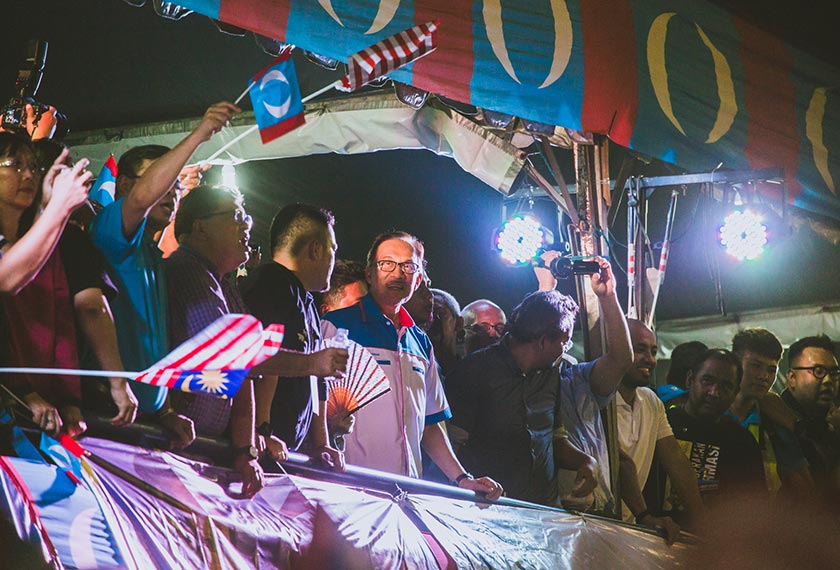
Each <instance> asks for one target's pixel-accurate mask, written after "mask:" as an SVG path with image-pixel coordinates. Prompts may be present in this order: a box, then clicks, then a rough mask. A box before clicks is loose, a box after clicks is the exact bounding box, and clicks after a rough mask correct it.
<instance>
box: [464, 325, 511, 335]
mask: <svg viewBox="0 0 840 570" xmlns="http://www.w3.org/2000/svg"><path fill="white" fill-rule="evenodd" d="M467 328H468V329H470V330H471V331H472V332H474V333H476V334H483V335H487V336H490V335H491V334H493V331H495V332H496V334H497V335H498V336H502V335H503V334H505V323H498V324H495V325H491V324H490V323H473V324H471V325H470V326H468V327H467Z"/></svg>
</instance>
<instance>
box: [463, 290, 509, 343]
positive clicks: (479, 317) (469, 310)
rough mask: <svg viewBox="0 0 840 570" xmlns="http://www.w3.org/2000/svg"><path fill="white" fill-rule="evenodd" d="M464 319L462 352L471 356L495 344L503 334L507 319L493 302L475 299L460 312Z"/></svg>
mask: <svg viewBox="0 0 840 570" xmlns="http://www.w3.org/2000/svg"><path fill="white" fill-rule="evenodd" d="M461 317H462V318H463V319H464V352H465V354H472V353H473V352H475V351H476V350H481V349H482V348H484V347H485V346H490V345H491V344H496V343H497V342H499V339H500V338H502V335H503V334H504V333H505V323H506V322H507V317H506V316H505V312H504V311H503V310H502V309H501V307H499V306H498V305H497V304H496V303H494V302H493V301H490V300H488V299H477V300H475V301H473V302H472V303H469V304H467V305H466V306H465V307H464V308H463V309H462V310H461Z"/></svg>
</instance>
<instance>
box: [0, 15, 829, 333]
mask: <svg viewBox="0 0 840 570" xmlns="http://www.w3.org/2000/svg"><path fill="white" fill-rule="evenodd" d="M716 3H717V4H719V5H722V6H723V7H726V8H731V9H734V10H735V11H736V13H739V14H740V15H742V16H744V17H746V18H748V19H750V20H751V21H753V22H754V23H756V24H758V25H760V26H762V27H764V28H765V29H767V30H769V31H771V32H774V33H778V34H781V35H782V37H784V38H785V39H786V40H787V41H789V42H790V43H792V44H793V45H795V46H796V47H798V48H800V49H803V50H805V51H808V52H810V53H812V54H813V55H815V56H817V57H819V58H821V59H823V60H825V61H827V62H830V63H834V64H840V50H837V49H836V47H835V46H834V41H835V40H834V36H835V32H834V30H833V29H832V28H833V20H832V18H829V17H828V14H827V11H828V6H829V5H828V3H827V2H821V3H808V4H791V3H784V4H782V3H779V2H777V3H767V2H732V1H723V0H718V1H717V2H716ZM2 14H3V21H2V26H3V27H2V34H0V41H1V42H2V43H0V48H2V49H0V54H2V58H0V103H2V102H5V101H6V100H8V99H9V97H11V96H12V93H13V86H14V80H15V76H16V73H17V68H18V67H17V66H18V64H19V63H20V58H21V56H22V54H23V47H24V44H25V42H26V40H27V39H29V38H43V39H46V40H48V41H49V42H50V51H49V56H48V58H47V66H46V70H45V73H44V79H43V83H42V85H41V89H40V91H39V93H38V97H37V98H38V100H40V101H43V102H45V103H49V104H52V105H55V106H56V107H58V108H59V110H61V111H62V112H64V113H65V114H66V115H67V116H68V117H69V124H70V127H71V129H72V130H73V131H74V132H80V131H85V130H92V129H98V128H103V127H115V126H121V125H132V124H138V123H143V122H150V121H161V120H166V119H176V118H184V117H196V116H199V115H200V114H201V113H202V112H203V111H204V109H205V108H206V107H207V106H208V105H209V104H211V103H213V102H215V101H218V100H222V99H228V100H232V99H234V98H235V97H236V96H237V95H238V94H239V93H240V92H241V91H242V89H243V88H244V86H245V84H246V81H247V77H248V76H250V75H251V74H252V73H253V71H255V70H257V69H259V68H261V67H262V66H264V65H265V64H266V63H267V62H268V61H269V60H270V57H269V56H268V55H266V54H265V53H264V52H263V51H262V49H261V48H259V47H258V46H257V45H256V43H255V41H254V39H253V36H252V35H251V34H247V35H246V36H245V37H234V36H230V35H226V34H223V33H221V32H219V31H218V30H217V28H216V27H215V25H214V24H213V23H212V21H211V20H209V19H208V18H206V17H204V16H200V15H191V16H189V17H187V18H185V19H183V20H181V21H177V22H174V21H168V20H165V19H163V18H160V17H159V16H157V15H156V14H155V13H154V11H153V10H152V7H151V0H150V1H149V4H148V5H147V6H145V7H143V8H134V7H131V6H129V5H127V4H125V3H124V2H121V1H120V0H76V1H73V2H67V1H60V0H25V1H22V0H11V2H9V0H6V2H4V3H3V7H2ZM295 57H296V60H297V63H298V66H297V67H298V74H299V77H300V81H301V91H302V93H303V94H307V93H310V92H312V91H314V90H316V89H317V88H320V87H322V86H323V85H325V84H327V83H328V82H329V81H330V80H332V79H334V78H336V77H337V76H338V75H339V73H337V72H336V73H331V72H328V71H326V70H323V69H322V68H320V67H317V66H315V65H313V64H311V63H309V62H307V61H306V60H305V59H303V58H302V56H301V55H300V53H299V50H297V51H296V55H295ZM386 88H387V89H390V87H386ZM246 106H247V104H246ZM556 155H557V157H558V159H559V161H560V163H561V165H562V168H563V170H564V173H565V176H566V179H567V180H568V181H572V180H573V173H572V156H571V152H570V151H565V150H560V149H557V151H556ZM623 156H624V153H623V152H622V149H620V148H619V147H617V146H616V145H612V146H611V159H612V160H611V163H614V164H611V173H612V176H613V177H615V176H616V173H617V172H618V167H619V164H620V161H621V160H622V158H623ZM675 172H679V170H678V169H677V168H675V167H670V166H668V165H661V164H656V163H653V164H651V165H642V164H641V163H638V164H637V165H636V171H635V173H636V174H645V175H648V176H651V175H657V174H663V173H675ZM237 177H238V183H239V186H240V187H241V189H242V190H243V191H244V192H245V194H246V205H247V206H248V209H249V211H250V212H251V213H252V214H253V215H254V217H255V218H256V220H257V225H256V229H255V231H254V233H253V235H254V238H255V241H256V242H258V243H264V241H265V235H266V233H267V224H268V223H269V221H270V218H271V215H272V214H273V212H274V211H275V210H276V208H277V207H278V206H279V205H282V204H284V203H287V202H290V201H306V202H311V203H315V204H319V205H322V206H325V207H327V208H329V209H331V210H333V212H334V213H335V214H336V217H337V226H336V232H337V236H338V241H339V245H340V250H339V257H347V258H355V259H360V260H361V259H362V258H363V257H364V255H365V253H366V251H367V247H368V244H369V243H370V241H371V239H372V237H373V236H374V235H375V234H376V233H378V232H379V231H382V230H385V229H389V228H400V229H405V230H407V231H410V232H412V233H415V234H416V235H418V236H419V237H420V238H421V239H423V240H424V242H425V243H426V246H427V257H428V259H429V270H430V275H431V277H432V280H433V286H436V287H440V288H443V289H446V290H448V291H450V292H451V293H453V294H454V295H455V296H456V297H457V299H458V300H459V301H460V302H461V304H462V305H463V304H466V303H468V302H470V301H472V300H474V299H476V298H480V297H487V298H490V299H492V300H494V301H496V302H498V303H499V304H500V305H501V306H502V307H503V308H505V309H506V310H509V309H511V308H512V307H513V306H514V305H515V304H516V303H517V302H518V301H519V300H520V299H521V298H522V297H523V296H524V295H525V294H526V293H527V292H529V291H531V290H533V288H534V287H535V285H536V281H535V279H534V276H533V273H532V272H531V270H530V269H529V268H511V267H507V266H505V265H504V264H503V263H502V262H501V261H500V260H499V258H498V256H497V255H496V254H495V253H493V252H492V251H491V249H490V246H491V238H492V234H493V231H494V229H495V228H496V227H497V226H498V225H499V223H500V222H501V221H502V217H501V209H502V204H503V200H502V196H501V195H500V194H499V193H497V192H496V191H494V190H492V189H491V188H489V187H488V186H486V185H485V184H483V183H482V182H481V181H479V180H478V179H476V178H475V177H473V176H472V175H470V174H468V173H466V172H464V171H463V170H461V169H460V167H458V165H457V164H456V163H455V162H454V161H452V160H451V159H448V158H443V157H438V156H436V155H434V154H432V153H431V152H425V151H388V152H378V153H373V154H368V155H356V156H340V155H319V156H310V157H303V158H296V159H283V160H276V161H258V162H252V163H248V164H245V165H241V166H239V167H237ZM668 195H669V191H667V190H658V191H656V192H654V193H653V194H652V195H651V198H650V199H651V214H650V217H649V220H650V237H651V241H652V242H653V251H652V252H653V257H654V259H655V260H656V261H658V258H659V251H658V250H657V249H656V245H657V242H659V241H661V239H662V235H663V232H664V211H665V209H666V207H667V201H668ZM535 207H536V209H537V211H538V213H539V214H540V215H541V217H542V220H543V222H544V223H546V224H547V225H551V224H556V221H555V220H554V215H553V214H552V212H551V208H550V207H547V206H546V205H544V204H542V203H540V202H538V203H537V205H536V206H535ZM721 215H722V213H721V212H717V211H715V208H714V206H713V205H712V204H711V203H710V202H709V201H708V200H703V199H702V198H701V197H700V194H699V192H698V191H697V189H696V188H690V189H689V190H688V191H687V192H686V194H685V196H684V197H683V198H681V201H680V204H679V207H678V210H677V219H676V223H675V229H674V238H675V239H674V245H673V247H672V250H671V258H670V263H669V269H668V276H667V280H666V282H665V286H664V289H663V291H662V297H661V299H660V304H659V311H658V318H660V319H666V318H676V317H685V316H693V315H701V314H714V313H716V312H719V311H720V310H721V308H722V306H723V307H725V309H726V310H727V311H729V312H734V311H744V310H752V309H759V308H764V307H776V306H787V305H797V304H803V303H811V302H826V303H828V302H832V301H836V300H837V299H838V288H837V279H838V269H837V268H838V262H840V255H838V248H837V247H836V246H834V245H832V244H831V243H829V242H828V241H826V240H825V239H823V238H821V237H818V236H817V235H816V234H814V233H813V232H811V231H810V230H807V229H802V230H798V231H785V230H784V229H783V228H779V229H778V231H776V233H775V235H773V236H772V237H773V238H774V243H773V246H774V247H772V248H768V250H767V251H766V252H765V254H764V255H763V256H762V257H761V258H759V260H756V261H754V262H750V263H737V262H734V261H731V260H730V259H729V258H727V257H726V256H725V255H723V254H722V253H721V250H720V248H719V247H718V246H717V245H716V244H715V243H714V235H715V231H716V227H717V225H719V222H720V219H721ZM611 219H612V220H614V224H613V225H612V226H611V230H612V233H613V238H614V239H613V255H614V256H615V257H616V259H617V260H618V265H619V267H618V268H617V273H618V276H619V282H620V284H621V287H622V292H621V296H620V299H621V300H622V303H624V302H625V301H626V293H625V292H624V291H623V288H624V283H625V279H624V276H623V275H622V271H623V269H622V267H621V266H623V265H624V259H625V257H626V252H625V250H624V248H623V247H622V244H623V242H624V241H625V239H626V238H625V236H624V229H623V228H624V225H625V220H626V211H625V209H624V206H623V201H622V202H621V204H619V205H618V206H617V207H614V208H613V210H612V211H611ZM717 273H719V274H720V292H722V297H721V296H719V295H718V294H717V292H716V291H717V288H716V286H715V280H714V279H713V276H714V275H715V274H717ZM561 288H562V289H564V290H565V291H567V292H569V291H571V288H570V287H569V285H568V284H566V285H562V286H561ZM721 301H722V302H721Z"/></svg>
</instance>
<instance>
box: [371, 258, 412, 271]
mask: <svg viewBox="0 0 840 570" xmlns="http://www.w3.org/2000/svg"><path fill="white" fill-rule="evenodd" d="M376 266H377V267H378V268H379V270H380V271H382V272H384V273H391V272H392V271H394V270H395V269H396V268H397V266H399V268H400V269H401V270H402V272H403V273H405V274H406V275H414V274H415V273H417V272H418V271H420V264H419V263H414V262H413V261H403V262H402V263H399V262H396V261H391V260H390V259H380V260H379V261H377V262H376Z"/></svg>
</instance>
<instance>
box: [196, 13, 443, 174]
mask: <svg viewBox="0 0 840 570" xmlns="http://www.w3.org/2000/svg"><path fill="white" fill-rule="evenodd" d="M439 25H440V23H439V22H438V21H437V20H435V21H433V22H426V23H425V24H421V25H419V26H414V27H411V28H408V29H407V30H403V31H402V32H400V33H398V34H394V35H393V36H388V37H387V38H385V39H384V40H382V41H381V42H377V43H375V44H373V45H372V46H369V47H367V48H365V49H363V50H361V51H358V52H356V53H354V54H353V55H351V56H350V58H349V60H348V62H347V65H348V67H349V68H350V69H349V73H348V75H346V76H345V77H342V78H341V79H339V80H338V81H336V82H334V83H330V84H329V85H327V86H325V87H322V88H321V89H319V90H317V91H315V92H314V93H310V94H309V95H307V96H306V97H304V98H303V99H300V95H299V92H298V100H299V102H300V113H301V116H300V121H301V122H300V124H294V121H293V122H292V123H286V121H288V120H290V119H295V120H297V119H296V116H293V115H291V114H290V113H291V112H292V107H293V105H291V103H290V108H289V109H285V112H283V113H281V114H280V116H279V117H278V116H276V115H274V114H273V113H271V112H269V115H271V116H272V117H274V119H267V120H268V121H269V122H267V123H261V122H260V118H259V116H258V113H257V108H258V104H257V103H258V101H259V102H260V104H261V105H262V109H261V112H262V110H265V111H268V109H269V108H271V107H272V106H273V107H274V111H275V112H278V107H279V111H284V106H285V104H286V102H287V100H288V101H291V96H290V97H289V99H286V98H278V99H277V100H276V101H273V100H270V101H269V104H268V106H266V105H265V104H264V103H265V99H258V100H256V101H255V100H254V96H253V93H254V92H253V89H254V87H255V86H256V85H257V84H258V81H257V80H258V79H259V83H263V82H264V83H265V84H266V85H265V86H264V87H269V86H271V87H272V88H273V87H282V86H273V85H271V84H273V83H283V81H281V80H279V76H276V75H272V76H270V77H269V78H268V80H266V79H265V74H266V73H267V72H268V71H270V70H271V69H272V68H273V66H274V65H275V63H274V62H272V64H271V65H269V66H268V67H267V68H265V69H264V70H262V71H261V72H260V73H258V74H257V75H256V76H255V77H254V78H253V81H252V82H251V83H250V84H249V85H248V89H246V90H245V91H244V92H243V93H242V95H240V97H239V98H238V99H237V100H236V102H237V103H238V102H239V100H240V99H241V98H242V97H244V96H245V93H246V92H250V93H251V94H252V95H251V101H252V103H253V105H254V115H255V117H256V118H257V124H256V125H255V126H254V127H252V128H250V129H247V130H245V131H243V132H242V133H240V134H239V135H238V136H236V137H235V138H234V139H232V140H230V141H229V142H227V143H225V144H224V145H223V146H222V147H221V148H219V149H218V150H217V151H216V152H214V153H213V154H211V155H210V156H209V157H207V158H205V159H204V160H203V161H202V164H207V163H209V162H210V161H211V160H213V159H215V158H216V157H218V156H219V155H221V154H222V153H223V152H224V151H226V150H227V149H229V148H230V147H231V146H233V145H235V144H236V143H237V142H239V141H240V140H241V139H242V138H244V137H246V136H248V135H249V134H251V133H252V132H254V131H255V130H257V129H258V128H259V129H260V136H261V137H262V141H263V144H265V143H267V142H270V141H272V140H274V139H276V138H277V137H280V136H282V135H283V134H285V133H288V132H289V131H290V130H292V129H294V128H297V127H299V126H300V125H302V124H303V104H304V103H306V102H308V101H311V100H312V99H314V98H315V97H317V96H319V95H322V94H323V93H326V92H327V91H329V90H330V89H339V90H341V91H355V90H356V89H358V88H359V87H362V86H363V85H367V84H368V83H370V82H371V81H373V80H374V79H377V78H379V77H381V76H383V75H387V74H388V73H391V72H393V71H396V70H397V69H399V68H401V67H403V66H405V65H408V64H409V63H412V62H414V61H417V60H418V59H420V58H421V57H423V56H425V55H428V54H430V53H432V52H433V51H434V50H435V49H436V48H437V29H438V26H439ZM283 57H285V58H286V59H287V60H288V61H289V63H291V59H290V58H291V50H289V51H287V52H284V53H283V54H281V55H280V56H279V57H278V58H277V60H279V59H280V58H283ZM277 60H275V62H276V61H277ZM292 69H294V68H292ZM281 74H282V75H283V77H284V78H285V79H287V80H288V78H289V76H288V75H286V74H285V73H281ZM275 77H276V78H277V79H278V80H276V81H275V80H274V79H273V78H275ZM294 86H295V89H297V78H296V76H295V81H294ZM289 87H290V88H291V84H290V86H289ZM272 121H273V122H272ZM281 124H283V125H291V126H290V127H289V128H286V127H285V126H283V127H280V126H278V125H281ZM264 125H265V126H264ZM276 132H279V134H275V133H276Z"/></svg>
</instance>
